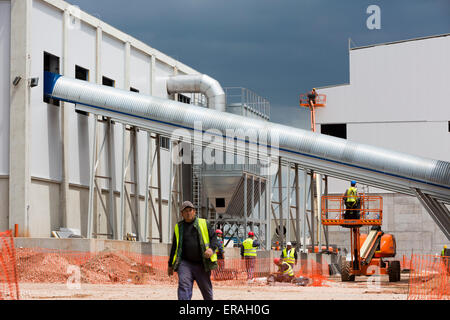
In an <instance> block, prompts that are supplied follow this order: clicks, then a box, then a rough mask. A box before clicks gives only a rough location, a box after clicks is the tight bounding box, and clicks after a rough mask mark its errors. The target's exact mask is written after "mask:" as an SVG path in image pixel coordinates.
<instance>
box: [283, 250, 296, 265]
mask: <svg viewBox="0 0 450 320" xmlns="http://www.w3.org/2000/svg"><path fill="white" fill-rule="evenodd" d="M294 253H295V248H291V250H289V254H287V248H284V249H283V261H284V262H287V263H291V264H294V263H295V256H294Z"/></svg>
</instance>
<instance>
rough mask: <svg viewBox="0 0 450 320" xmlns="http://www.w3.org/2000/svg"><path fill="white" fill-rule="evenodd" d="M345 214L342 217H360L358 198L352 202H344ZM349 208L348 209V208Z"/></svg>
mask: <svg viewBox="0 0 450 320" xmlns="http://www.w3.org/2000/svg"><path fill="white" fill-rule="evenodd" d="M345 209H346V210H345V214H344V219H359V218H360V214H359V212H360V209H361V203H360V201H359V199H357V200H356V202H354V203H347V202H346V203H345ZM349 209H350V210H349Z"/></svg>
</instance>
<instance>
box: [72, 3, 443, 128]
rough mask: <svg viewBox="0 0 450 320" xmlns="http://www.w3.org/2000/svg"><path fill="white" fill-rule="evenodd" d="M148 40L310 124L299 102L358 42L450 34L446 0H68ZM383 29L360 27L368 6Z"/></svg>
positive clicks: (335, 72) (342, 72) (279, 117)
mask: <svg viewBox="0 0 450 320" xmlns="http://www.w3.org/2000/svg"><path fill="white" fill-rule="evenodd" d="M69 2H70V3H72V4H75V5H78V6H80V8H81V9H82V10H84V11H86V12H88V13H90V14H92V15H94V16H97V17H98V18H100V19H102V20H103V21H105V22H107V23H109V24H111V25H112V26H114V27H116V28H118V29H120V30H122V31H124V32H126V33H128V34H131V35H133V36H134V37H136V38H137V39H139V40H142V41H143V42H145V43H147V44H149V45H150V46H152V47H154V48H156V49H158V50H160V51H162V52H164V53H166V54H168V55H170V56H172V57H174V58H175V59H178V60H180V61H181V62H183V63H185V64H187V65H189V66H191V67H193V68H195V69H196V70H198V71H199V72H202V73H206V74H208V75H210V76H212V77H214V78H216V79H217V80H218V81H219V82H220V83H221V84H222V86H224V87H226V86H243V87H246V88H249V89H251V90H252V91H254V92H256V93H258V94H259V95H261V96H263V97H265V98H267V99H268V100H269V101H270V102H271V118H272V120H273V121H275V122H280V123H284V124H289V125H297V126H300V127H308V126H309V118H308V117H309V113H308V112H307V111H306V110H300V108H299V107H298V95H299V93H302V92H305V91H306V90H309V89H310V88H311V87H313V86H314V87H320V86H326V85H332V84H341V83H346V82H348V38H351V39H352V41H353V42H352V44H353V45H357V46H363V45H369V44H374V43H381V42H389V41H397V40H403V39H410V38H415V37H422V36H428V35H434V34H443V33H448V32H450V1H448V0H435V1H429V0H420V1H419V0H418V1H412V0H396V1H393V0H385V1H375V0H373V1H366V0H347V1H345V0H343V1H335V0H305V1H300V0H292V1H287V0H284V1H283V0H278V1H275V0H239V1H238V0H227V1H224V0H220V1H219V0H152V1H145V0H128V1H123V0H95V1H92V0H71V1H69ZM371 4H376V5H378V6H380V8H381V29H380V30H369V29H367V27H366V19H367V18H368V16H369V15H368V14H367V13H366V9H367V7H368V6H369V5H371Z"/></svg>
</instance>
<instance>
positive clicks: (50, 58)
mask: <svg viewBox="0 0 450 320" xmlns="http://www.w3.org/2000/svg"><path fill="white" fill-rule="evenodd" d="M44 71H48V72H53V73H57V74H59V57H57V56H55V55H53V54H51V53H48V52H45V51H44ZM44 102H45V103H49V104H53V105H54V106H58V107H59V100H55V99H51V98H48V97H46V96H44Z"/></svg>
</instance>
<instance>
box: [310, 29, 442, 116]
mask: <svg viewBox="0 0 450 320" xmlns="http://www.w3.org/2000/svg"><path fill="white" fill-rule="evenodd" d="M349 54H350V84H349V85H347V86H337V87H330V88H324V89H319V90H318V91H319V93H324V94H327V106H326V107H325V108H320V109H319V110H318V111H317V115H316V119H317V123H335V122H347V123H348V122H385V121H423V120H428V121H439V120H442V119H447V120H448V119H450V108H448V97H447V92H448V88H449V85H450V59H448V57H449V56H450V35H449V36H446V37H436V38H429V39H424V40H415V41H408V42H402V43H397V44H388V45H380V46H374V47H370V48H361V49H353V50H350V53H349Z"/></svg>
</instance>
